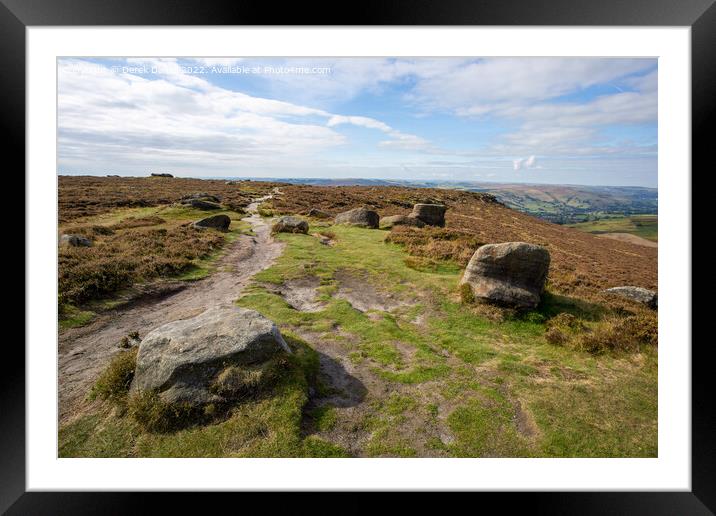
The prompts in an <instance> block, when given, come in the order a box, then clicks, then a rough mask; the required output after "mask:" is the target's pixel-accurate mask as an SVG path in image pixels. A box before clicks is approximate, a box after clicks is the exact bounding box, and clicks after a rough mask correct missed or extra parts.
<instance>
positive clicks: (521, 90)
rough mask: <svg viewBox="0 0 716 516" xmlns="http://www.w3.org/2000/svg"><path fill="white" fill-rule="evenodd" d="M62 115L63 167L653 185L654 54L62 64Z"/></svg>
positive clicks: (200, 174)
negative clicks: (626, 56) (629, 56)
mask: <svg viewBox="0 0 716 516" xmlns="http://www.w3.org/2000/svg"><path fill="white" fill-rule="evenodd" d="M327 50H328V49H327ZM58 109H59V114H58V147H59V148H58V157H59V163H58V173H61V174H97V175H104V174H119V175H146V174H148V173H149V172H155V171H156V172H170V173H172V174H174V175H176V176H191V177H218V176H220V177H284V178H285V177H344V178H345V177H371V178H391V179H437V180H449V179H454V180H476V181H504V182H532V183H566V184H591V185H637V186H654V187H655V186H656V183H657V62H656V60H655V59H624V58H620V59H596V58H471V59H467V58H460V59H457V58H400V59H392V58H321V59H316V58H287V59H279V58H244V59H238V58H237V59H233V58H232V59H228V58H204V59H198V58H191V59H188V58H187V59H175V58H141V59H140V58H128V59H77V58H65V59H60V60H58Z"/></svg>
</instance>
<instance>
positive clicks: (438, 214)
mask: <svg viewBox="0 0 716 516" xmlns="http://www.w3.org/2000/svg"><path fill="white" fill-rule="evenodd" d="M445 210H447V207H446V206H445V205H443V204H416V205H415V206H413V212H412V213H411V214H410V215H411V216H412V217H415V218H417V219H420V220H421V221H423V222H424V223H425V224H427V225H428V226H440V227H443V226H445Z"/></svg>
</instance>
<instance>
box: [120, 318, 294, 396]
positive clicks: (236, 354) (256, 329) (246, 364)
mask: <svg viewBox="0 0 716 516" xmlns="http://www.w3.org/2000/svg"><path fill="white" fill-rule="evenodd" d="M281 353H291V351H290V349H289V347H288V345H287V344H286V342H285V341H284V340H283V337H282V336H281V333H280V332H279V330H278V328H277V327H276V325H275V324H274V323H273V322H271V321H270V320H268V319H267V318H265V317H264V316H263V315H261V314H259V313H258V312H256V311H254V310H247V309H245V308H239V307H235V306H218V307H213V308H209V309H208V310H206V311H205V312H203V313H202V314H200V315H197V316H196V317H192V318H191V319H183V320H180V321H175V322H171V323H168V324H165V325H163V326H160V327H159V328H157V329H155V330H153V331H151V332H149V333H148V334H147V335H146V336H145V337H144V339H142V342H141V344H140V345H139V352H138V354H137V365H136V368H135V373H134V380H133V381H132V386H131V389H132V391H133V392H142V391H153V392H157V393H159V396H160V397H161V398H162V400H163V401H165V402H167V403H181V404H187V405H189V406H201V405H204V404H207V403H222V402H225V401H229V399H230V397H229V396H228V395H227V394H226V393H225V392H224V393H222V391H221V390H220V389H217V384H218V382H221V380H222V378H223V377H224V376H226V373H227V371H236V370H239V371H240V370H241V369H242V368H246V369H248V368H251V367H256V366H257V365H260V364H263V363H266V362H267V361H269V360H270V359H271V358H273V357H275V356H277V355H278V354H281Z"/></svg>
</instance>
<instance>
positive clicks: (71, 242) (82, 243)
mask: <svg viewBox="0 0 716 516" xmlns="http://www.w3.org/2000/svg"><path fill="white" fill-rule="evenodd" d="M91 246H92V240H90V239H89V238H87V237H83V236H82V235H68V234H64V235H61V236H60V247H91Z"/></svg>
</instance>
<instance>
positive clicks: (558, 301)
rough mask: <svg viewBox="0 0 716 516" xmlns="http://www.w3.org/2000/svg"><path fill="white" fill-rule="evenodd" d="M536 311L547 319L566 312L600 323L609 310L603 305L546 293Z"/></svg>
mask: <svg viewBox="0 0 716 516" xmlns="http://www.w3.org/2000/svg"><path fill="white" fill-rule="evenodd" d="M535 311H536V312H537V313H539V314H541V315H542V316H543V317H544V318H545V319H550V318H551V317H554V316H555V315H557V314H559V313H563V312H564V313H568V314H571V315H573V316H575V317H577V318H579V319H582V320H585V321H599V320H601V319H602V318H603V317H604V316H605V315H606V314H607V312H608V310H607V308H605V307H604V306H602V305H598V304H596V303H591V302H589V301H585V300H584V299H578V298H575V297H569V296H563V295H559V294H553V293H551V292H545V293H544V294H543V295H542V301H541V302H540V304H539V306H538V307H537V310H535Z"/></svg>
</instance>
